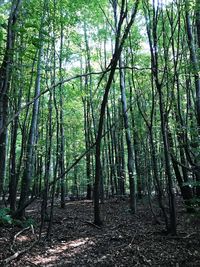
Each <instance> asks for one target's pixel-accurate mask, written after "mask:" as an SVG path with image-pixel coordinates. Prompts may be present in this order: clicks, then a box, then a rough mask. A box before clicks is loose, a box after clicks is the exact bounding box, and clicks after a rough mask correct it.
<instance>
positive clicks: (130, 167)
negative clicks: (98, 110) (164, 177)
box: [119, 58, 136, 213]
mask: <svg viewBox="0 0 200 267" xmlns="http://www.w3.org/2000/svg"><path fill="white" fill-rule="evenodd" d="M119 68H120V89H121V102H122V113H123V119H124V128H125V135H126V144H127V149H128V174H129V187H130V210H131V212H132V213H135V212H136V192H135V191H136V190H135V180H134V157H133V147H132V141H131V134H130V129H129V121H128V113H127V101H126V91H125V90H126V85H125V74H124V69H123V64H122V59H121V58H120V59H119Z"/></svg>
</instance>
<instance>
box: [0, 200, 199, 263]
mask: <svg viewBox="0 0 200 267" xmlns="http://www.w3.org/2000/svg"><path fill="white" fill-rule="evenodd" d="M39 206H40V203H35V204H34V206H32V207H30V209H29V215H30V216H32V217H33V218H35V219H36V218H38V219H39V216H40V215H39V213H40V211H39ZM101 208H102V214H103V219H104V225H103V227H102V228H101V229H98V228H96V227H94V226H92V224H89V223H88V221H91V220H92V218H93V205H92V203H91V202H89V201H74V202H67V203H66V208H65V209H64V210H62V209H60V208H59V206H58V205H57V206H55V216H54V222H53V231H52V243H51V244H48V243H42V242H41V243H40V244H37V245H36V246H34V247H33V249H32V250H31V251H29V252H27V253H25V254H23V255H22V256H21V257H20V258H19V259H18V260H14V261H12V262H11V264H10V265H9V266H20V267H23V266H27V267H28V266H49V267H50V266H52V267H54V266H72V267H73V266H74V267H79V266H88V267H90V266H91V267H92V266H98V267H106V266H109V267H110V266H166V267H168V266H176V267H178V266H200V229H199V226H200V221H199V219H197V218H192V217H191V215H188V214H185V213H184V212H183V207H182V206H181V203H179V206H178V209H179V212H178V232H179V235H178V236H177V237H173V236H166V235H163V234H161V233H162V230H163V225H155V224H154V223H153V217H152V215H151V213H150V211H149V208H148V205H147V204H146V203H145V204H142V203H140V204H139V206H138V211H137V214H136V215H131V214H130V213H129V212H128V202H127V201H118V200H116V199H114V200H109V201H107V202H106V203H105V204H102V205H101ZM157 213H159V212H157ZM0 230H1V234H0V257H1V258H3V259H4V258H6V257H8V256H10V255H11V252H10V251H9V249H10V242H11V240H12V239H13V236H14V235H15V234H16V233H17V232H19V231H20V229H19V228H17V227H14V228H10V229H8V228H2V227H1V229H0ZM35 230H36V232H37V231H38V229H35ZM44 235H45V231H44ZM32 239H33V234H31V232H30V231H29V232H24V233H22V234H21V235H19V237H18V238H17V239H16V244H15V246H16V247H15V250H20V249H21V248H22V247H23V246H24V244H26V243H29V244H30V242H31V240H32ZM20 247H21V248H20Z"/></svg>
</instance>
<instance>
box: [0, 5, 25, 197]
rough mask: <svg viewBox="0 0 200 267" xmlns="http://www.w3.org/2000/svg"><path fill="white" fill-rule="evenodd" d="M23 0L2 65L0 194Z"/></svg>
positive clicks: (11, 21)
mask: <svg viewBox="0 0 200 267" xmlns="http://www.w3.org/2000/svg"><path fill="white" fill-rule="evenodd" d="M21 3H22V1H21V0H13V1H12V5H11V11H10V15H9V18H8V26H7V40H6V49H5V54H4V58H3V61H2V64H1V66H0V196H1V194H2V190H3V183H4V179H5V169H6V139H7V128H6V127H7V126H6V124H7V117H8V96H9V88H10V80H11V75H12V63H13V54H14V46H15V36H16V31H15V29H14V28H15V25H16V23H17V19H18V14H19V10H20V8H21Z"/></svg>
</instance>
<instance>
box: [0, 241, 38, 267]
mask: <svg viewBox="0 0 200 267" xmlns="http://www.w3.org/2000/svg"><path fill="white" fill-rule="evenodd" d="M37 242H38V240H35V241H34V242H33V243H32V244H31V245H30V246H29V247H28V248H25V249H22V250H20V251H17V252H15V253H14V254H13V255H11V256H10V257H8V258H6V259H5V260H1V261H0V263H2V264H3V266H6V265H7V264H8V263H10V262H11V261H13V260H15V259H17V258H19V256H21V255H22V254H24V253H26V252H28V251H29V250H31V249H32V248H33V247H34V246H35V244H36V243H37Z"/></svg>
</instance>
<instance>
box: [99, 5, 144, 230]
mask: <svg viewBox="0 0 200 267" xmlns="http://www.w3.org/2000/svg"><path fill="white" fill-rule="evenodd" d="M138 4H139V0H137V1H136V3H135V6H134V8H133V10H132V14H131V18H130V21H129V23H128V24H127V26H126V28H125V30H124V34H123V36H122V38H121V40H120V35H121V28H122V24H123V21H124V19H125V17H124V5H125V1H123V0H122V7H121V12H120V20H119V23H118V28H117V33H116V34H117V35H116V42H115V52H114V54H113V56H112V60H111V63H110V68H111V70H110V74H109V77H108V81H107V83H106V85H105V91H104V95H103V100H102V103H101V110H100V117H99V124H98V131H97V137H96V151H95V182H94V223H95V224H97V225H101V224H102V221H101V218H100V206H99V196H100V195H99V182H100V177H101V171H100V170H101V138H102V132H103V124H104V115H105V110H106V105H107V101H108V95H109V91H110V87H111V84H112V81H113V77H114V74H115V70H116V67H117V63H118V60H119V58H120V55H121V52H122V48H123V45H124V42H125V40H126V38H127V36H128V34H129V31H130V29H131V26H132V24H133V22H134V19H135V16H136V12H137V7H138Z"/></svg>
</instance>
